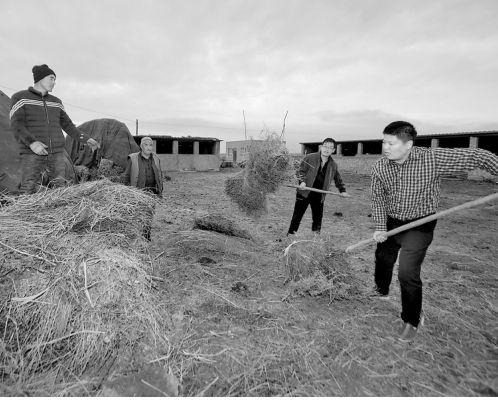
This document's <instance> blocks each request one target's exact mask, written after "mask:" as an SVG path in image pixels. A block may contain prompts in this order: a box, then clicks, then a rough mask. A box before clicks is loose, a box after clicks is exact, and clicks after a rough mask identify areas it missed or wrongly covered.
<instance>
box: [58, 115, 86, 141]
mask: <svg viewBox="0 0 498 403" xmlns="http://www.w3.org/2000/svg"><path fill="white" fill-rule="evenodd" d="M60 125H61V127H62V130H64V131H65V132H66V133H67V134H68V135H69V136H71V137H72V138H73V139H75V140H76V141H77V142H79V143H86V142H87V141H88V140H89V139H90V138H91V137H90V136H88V135H87V134H85V133H83V132H82V131H80V130H79V129H78V128H77V127H76V126H75V125H74V123H73V121H72V120H71V118H70V117H69V116H68V114H67V113H66V112H65V111H64V110H62V109H61V114H60Z"/></svg>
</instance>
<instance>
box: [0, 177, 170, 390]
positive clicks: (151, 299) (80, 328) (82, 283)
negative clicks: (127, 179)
mask: <svg viewBox="0 0 498 403" xmlns="http://www.w3.org/2000/svg"><path fill="white" fill-rule="evenodd" d="M153 206H154V199H153V197H152V196H151V195H149V194H147V193H144V192H142V191H140V190H138V189H136V188H132V187H126V186H123V185H120V184H117V183H112V182H110V181H108V180H100V181H95V182H87V183H84V184H81V185H75V186H70V187H66V188H57V189H53V190H46V191H43V192H39V193H36V194H34V195H26V196H20V197H18V198H16V199H15V200H14V201H13V202H12V203H10V204H9V205H7V206H5V207H3V208H1V209H0V226H1V227H2V231H1V232H0V250H1V252H2V255H3V263H2V272H3V273H8V275H9V277H10V281H7V282H3V283H0V288H1V289H0V309H1V310H0V323H1V324H2V325H1V326H2V328H1V331H2V336H3V339H2V340H3V342H2V343H1V345H0V349H1V351H2V354H1V355H2V357H3V361H2V373H3V375H2V382H3V386H4V388H5V391H6V392H5V394H9V395H23V394H28V395H52V396H54V395H91V394H94V393H95V392H96V388H98V386H99V385H100V384H101V383H102V381H103V379H105V377H106V376H108V374H109V373H110V371H111V369H113V365H114V364H115V363H120V362H121V363H126V364H127V365H128V364H131V360H132V357H136V356H137V351H138V352H139V354H138V356H139V357H141V358H142V359H143V360H152V359H154V358H157V356H158V353H157V351H167V350H168V341H167V339H166V332H167V326H166V324H167V323H168V318H166V317H165V315H164V313H162V312H159V308H158V306H159V304H158V301H157V300H156V299H155V296H153V294H152V293H151V281H152V277H151V276H150V273H149V271H150V258H149V257H148V254H147V243H146V242H145V241H144V239H143V237H142V227H143V225H144V222H146V221H147V220H150V217H151V216H152V209H153Z"/></svg>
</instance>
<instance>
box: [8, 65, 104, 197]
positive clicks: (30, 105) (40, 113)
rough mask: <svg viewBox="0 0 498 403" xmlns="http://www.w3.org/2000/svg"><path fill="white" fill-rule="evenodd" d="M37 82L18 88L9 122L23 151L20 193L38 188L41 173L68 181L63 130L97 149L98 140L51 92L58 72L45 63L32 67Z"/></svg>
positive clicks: (56, 183) (56, 180) (60, 182)
mask: <svg viewBox="0 0 498 403" xmlns="http://www.w3.org/2000/svg"><path fill="white" fill-rule="evenodd" d="M32 72H33V80H34V86H33V87H29V88H28V89H27V90H23V91H19V92H16V93H15V94H14V95H12V98H11V107H10V114H9V117H10V124H11V127H12V130H13V132H14V135H15V137H16V139H17V141H18V143H19V149H20V150H19V151H20V154H21V169H22V175H21V186H20V189H19V190H20V193H34V192H36V191H37V190H38V188H39V186H40V184H41V181H42V175H43V174H44V173H46V174H47V175H48V180H49V184H50V185H52V186H61V185H63V184H65V183H66V180H65V165H64V154H63V152H64V146H65V138H64V134H63V133H62V130H64V131H65V132H66V133H67V134H68V135H69V136H71V137H72V138H73V139H75V140H76V141H78V142H80V143H86V144H87V145H88V146H90V147H91V148H92V151H95V150H96V149H97V148H99V147H100V145H99V143H98V142H97V141H96V140H94V139H92V138H91V137H90V136H88V135H87V134H85V133H83V132H81V131H80V130H78V129H77V128H76V126H75V125H74V123H73V122H72V121H71V119H70V118H69V116H68V115H67V113H66V111H65V109H64V105H63V104H62V101H61V100H60V99H59V98H57V97H55V96H53V95H50V94H49V92H52V90H53V89H54V86H55V80H56V75H55V72H54V71H53V70H52V69H51V68H50V67H48V66H47V65H46V64H42V65H40V66H34V67H33V69H32Z"/></svg>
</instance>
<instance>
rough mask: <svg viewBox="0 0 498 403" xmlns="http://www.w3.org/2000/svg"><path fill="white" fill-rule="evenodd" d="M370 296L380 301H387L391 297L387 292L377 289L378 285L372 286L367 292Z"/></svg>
mask: <svg viewBox="0 0 498 403" xmlns="http://www.w3.org/2000/svg"><path fill="white" fill-rule="evenodd" d="M367 296H368V297H370V298H375V299H379V300H381V301H389V300H390V299H391V297H390V296H389V294H382V293H381V292H380V290H379V287H377V286H374V288H373V289H372V290H371V291H370V292H369V293H368V294H367Z"/></svg>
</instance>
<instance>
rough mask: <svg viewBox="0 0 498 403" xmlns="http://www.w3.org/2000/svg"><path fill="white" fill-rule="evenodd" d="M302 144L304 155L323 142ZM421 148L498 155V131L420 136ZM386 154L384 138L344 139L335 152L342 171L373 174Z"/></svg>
mask: <svg viewBox="0 0 498 403" xmlns="http://www.w3.org/2000/svg"><path fill="white" fill-rule="evenodd" d="M300 144H301V152H302V154H309V153H312V152H317V151H318V148H319V146H320V144H321V142H319V141H314V142H305V143H300ZM415 145H416V146H419V147H443V148H466V147H469V148H476V147H479V148H483V149H485V150H488V151H491V152H492V153H495V154H497V155H498V131H482V132H462V133H436V134H425V135H419V136H417V138H416V139H415ZM381 155H382V139H379V140H344V141H338V142H337V147H336V150H335V152H334V160H335V161H336V162H337V164H338V165H339V169H340V170H341V171H346V172H353V173H358V174H367V175H369V174H370V173H371V171H372V167H373V164H374V163H375V161H377V160H378V159H379V158H380V156H381ZM462 177H468V178H469V179H493V180H496V179H497V178H493V177H492V175H490V174H488V173H487V172H484V171H481V170H475V171H472V172H470V173H469V174H468V175H463V176H462Z"/></svg>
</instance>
